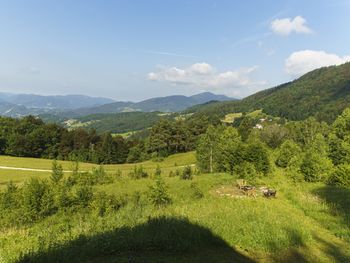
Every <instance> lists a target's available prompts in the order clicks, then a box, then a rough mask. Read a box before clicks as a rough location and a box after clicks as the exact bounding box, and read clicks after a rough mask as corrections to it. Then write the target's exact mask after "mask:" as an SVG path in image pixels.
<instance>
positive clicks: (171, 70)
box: [147, 62, 266, 94]
mask: <svg viewBox="0 0 350 263" xmlns="http://www.w3.org/2000/svg"><path fill="white" fill-rule="evenodd" d="M257 69H258V66H253V67H248V68H241V69H238V70H228V71H224V72H217V70H216V69H215V68H214V67H213V66H211V65H210V64H208V63H205V62H202V63H195V64H193V65H190V66H189V67H186V68H183V69H181V68H178V67H158V69H157V70H156V71H154V72H151V73H149V74H148V75H147V77H148V79H149V80H152V81H159V82H168V83H171V84H174V85H179V84H182V85H183V84H187V85H192V86H194V87H196V88H203V89H209V90H219V91H222V92H225V93H226V94H246V93H248V92H249V91H250V90H251V89H252V88H253V89H256V88H257V87H260V86H261V85H266V82H265V81H256V80H254V78H253V76H252V74H253V73H254V72H256V70H257ZM242 89H243V90H242Z"/></svg>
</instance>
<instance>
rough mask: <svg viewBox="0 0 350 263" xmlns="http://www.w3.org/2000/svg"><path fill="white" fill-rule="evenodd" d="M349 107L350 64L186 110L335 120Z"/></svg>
mask: <svg viewBox="0 0 350 263" xmlns="http://www.w3.org/2000/svg"><path fill="white" fill-rule="evenodd" d="M349 106H350V63H346V64H343V65H340V66H331V67H326V68H321V69H317V70H314V71H312V72H310V73H307V74H305V75H304V76H302V77H300V78H299V79H297V80H295V81H292V82H289V83H286V84H283V85H280V86H277V87H275V88H271V89H268V90H264V91H261V92H258V93H256V94H254V95H251V96H249V97H247V98H245V99H243V100H241V101H233V102H222V103H213V104H208V105H203V106H202V107H199V106H197V107H195V108H193V109H189V110H188V111H187V112H197V113H199V114H202V113H204V114H210V115H218V116H220V117H223V116H225V115H226V114H228V113H233V112H250V111H253V110H257V109H263V111H264V112H265V113H267V114H271V115H274V116H280V117H285V118H287V119H289V120H303V119H306V118H307V117H310V116H314V117H315V118H316V119H318V120H322V121H327V122H332V121H333V120H334V119H335V118H336V116H337V115H339V114H340V113H341V112H342V111H343V110H344V109H345V108H346V107H349Z"/></svg>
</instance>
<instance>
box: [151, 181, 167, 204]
mask: <svg viewBox="0 0 350 263" xmlns="http://www.w3.org/2000/svg"><path fill="white" fill-rule="evenodd" d="M148 195H149V200H150V202H151V203H152V204H153V205H154V206H155V207H161V206H166V205H169V204H170V203H171V198H170V196H169V194H168V190H167V187H166V185H165V182H164V181H163V179H162V177H161V176H157V177H156V179H155V182H154V184H153V185H152V186H150V188H149V192H148Z"/></svg>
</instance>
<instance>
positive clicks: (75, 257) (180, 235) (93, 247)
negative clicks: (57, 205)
mask: <svg viewBox="0 0 350 263" xmlns="http://www.w3.org/2000/svg"><path fill="white" fill-rule="evenodd" d="M19 262H254V261H253V260H251V259H250V258H248V257H246V256H244V255H242V254H241V253H239V252H237V251H236V250H234V249H233V248H232V247H230V246H229V245H228V244H227V243H226V242H225V241H224V240H222V239H221V238H219V237H218V236H215V235H214V234H213V233H212V232H211V231H210V230H209V229H206V228H204V227H202V226H199V225H195V224H192V223H190V222H189V221H188V220H186V219H182V218H181V219H178V218H165V217H163V218H158V219H151V220H149V221H148V222H147V223H145V224H142V225H138V226H135V227H133V228H129V227H123V228H119V229H115V230H114V231H111V232H106V233H101V234H98V235H94V236H81V237H79V238H78V239H75V240H72V241H70V242H69V243H66V244H62V245H58V246H56V247H52V248H50V249H48V250H46V251H40V252H35V253H31V254H27V255H24V256H23V257H22V259H21V260H20V261H19Z"/></svg>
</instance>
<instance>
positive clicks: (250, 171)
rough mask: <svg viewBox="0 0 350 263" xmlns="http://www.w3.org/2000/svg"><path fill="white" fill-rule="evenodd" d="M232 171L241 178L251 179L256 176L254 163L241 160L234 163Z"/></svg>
mask: <svg viewBox="0 0 350 263" xmlns="http://www.w3.org/2000/svg"><path fill="white" fill-rule="evenodd" d="M234 173H235V174H237V175H238V177H239V178H242V179H253V178H255V177H257V171H256V169H255V166H254V164H252V163H249V162H242V163H241V164H240V165H236V166H235V168H234Z"/></svg>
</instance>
